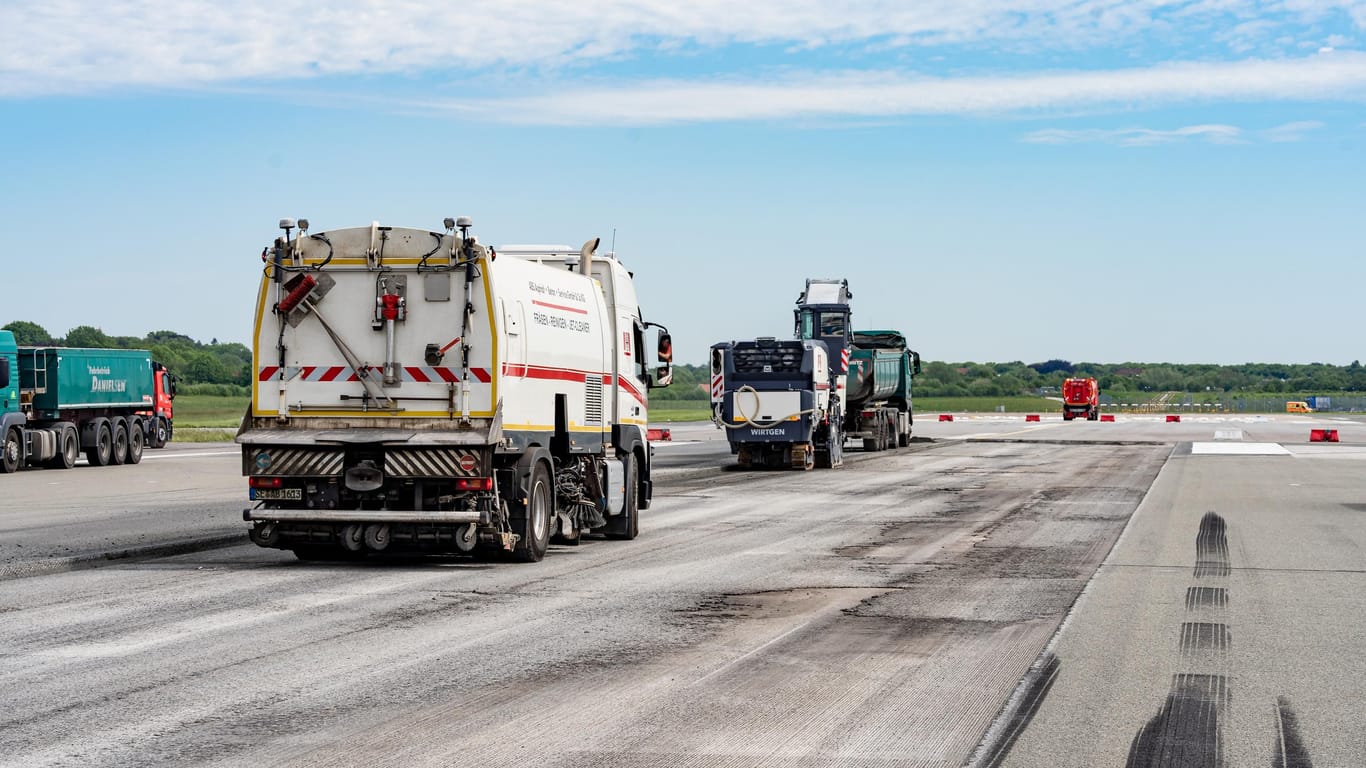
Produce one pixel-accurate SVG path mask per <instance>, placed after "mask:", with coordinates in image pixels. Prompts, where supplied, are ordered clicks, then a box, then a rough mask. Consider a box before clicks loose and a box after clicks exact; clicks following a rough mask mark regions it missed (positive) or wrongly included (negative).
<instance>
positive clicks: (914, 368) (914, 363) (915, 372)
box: [911, 352, 920, 376]
mask: <svg viewBox="0 0 1366 768" xmlns="http://www.w3.org/2000/svg"><path fill="white" fill-rule="evenodd" d="M911 375H912V376H919V375H920V353H919V352H912V353H911Z"/></svg>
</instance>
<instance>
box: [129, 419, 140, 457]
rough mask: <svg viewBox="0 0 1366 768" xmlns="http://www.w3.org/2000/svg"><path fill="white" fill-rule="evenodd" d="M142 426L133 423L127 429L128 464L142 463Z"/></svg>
mask: <svg viewBox="0 0 1366 768" xmlns="http://www.w3.org/2000/svg"><path fill="white" fill-rule="evenodd" d="M142 441H143V437H142V425H141V424H138V423H134V424H132V425H130V426H129V428H128V463H129V464H137V463H138V462H140V461H142Z"/></svg>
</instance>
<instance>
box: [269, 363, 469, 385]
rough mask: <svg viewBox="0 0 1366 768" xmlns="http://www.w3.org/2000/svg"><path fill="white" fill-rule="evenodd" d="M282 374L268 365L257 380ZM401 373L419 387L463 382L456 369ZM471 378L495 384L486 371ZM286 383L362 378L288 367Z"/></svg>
mask: <svg viewBox="0 0 1366 768" xmlns="http://www.w3.org/2000/svg"><path fill="white" fill-rule="evenodd" d="M280 370H281V369H280V366H278V365H267V366H265V367H264V368H262V369H261V370H260V371H259V372H258V373H257V380H258V381H273V380H276V379H279V378H280ZM402 371H403V372H402V374H401V376H400V378H401V379H402V380H403V381H411V382H416V383H420V384H427V383H432V382H437V383H450V382H456V381H460V372H459V371H457V370H456V369H454V368H448V367H438V366H427V365H410V366H404V367H403V369H402ZM369 375H370V377H371V378H380V377H381V376H383V375H384V371H383V370H382V369H381V368H379V367H378V366H375V367H373V368H370V373H369ZM470 376H471V377H473V378H474V379H475V380H477V381H481V382H484V383H488V382H489V381H492V377H490V376H489V372H488V371H487V370H486V369H483V368H471V369H470ZM284 379H285V381H320V382H336V381H360V376H358V375H357V374H356V370H355V369H354V368H351V367H349V366H344V365H332V366H326V365H303V366H289V367H287V368H285V369H284Z"/></svg>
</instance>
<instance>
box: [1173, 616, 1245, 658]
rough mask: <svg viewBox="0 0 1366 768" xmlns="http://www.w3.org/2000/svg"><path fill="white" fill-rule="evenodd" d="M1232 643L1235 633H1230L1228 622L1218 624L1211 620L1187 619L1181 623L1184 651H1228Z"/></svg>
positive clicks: (1182, 648)
mask: <svg viewBox="0 0 1366 768" xmlns="http://www.w3.org/2000/svg"><path fill="white" fill-rule="evenodd" d="M1232 645H1233V635H1232V634H1230V633H1229V631H1228V625H1227V624H1216V623H1214V622H1210V621H1187V622H1182V624H1181V650H1182V652H1183V653H1189V652H1191V651H1218V652H1220V653H1226V652H1227V651H1228V649H1229V648H1230V647H1232Z"/></svg>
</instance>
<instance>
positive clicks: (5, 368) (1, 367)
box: [0, 357, 9, 388]
mask: <svg viewBox="0 0 1366 768" xmlns="http://www.w3.org/2000/svg"><path fill="white" fill-rule="evenodd" d="M8 386H9V358H8V357H0V388H3V387H8Z"/></svg>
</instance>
